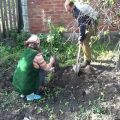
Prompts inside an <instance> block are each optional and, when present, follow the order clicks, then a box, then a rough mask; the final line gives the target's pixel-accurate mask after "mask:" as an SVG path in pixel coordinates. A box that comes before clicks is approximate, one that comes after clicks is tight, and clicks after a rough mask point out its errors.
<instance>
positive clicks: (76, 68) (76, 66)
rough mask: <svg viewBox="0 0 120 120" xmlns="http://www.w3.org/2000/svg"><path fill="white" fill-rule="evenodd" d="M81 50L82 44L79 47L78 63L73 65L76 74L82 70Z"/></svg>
mask: <svg viewBox="0 0 120 120" xmlns="http://www.w3.org/2000/svg"><path fill="white" fill-rule="evenodd" d="M80 51H81V45H79V48H78V53H77V61H76V64H75V65H73V70H74V72H75V73H76V74H78V73H79V71H80V61H81V58H80Z"/></svg>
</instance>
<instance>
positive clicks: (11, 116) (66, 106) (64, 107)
mask: <svg viewBox="0 0 120 120" xmlns="http://www.w3.org/2000/svg"><path fill="white" fill-rule="evenodd" d="M13 71H14V67H10V68H8V69H6V70H4V68H3V66H2V65H1V66H0V73H1V78H0V79H1V80H0V120H120V71H117V70H116V69H115V64H114V62H113V61H96V62H93V64H92V73H91V74H87V73H82V74H80V75H79V76H77V75H76V74H75V73H74V72H73V71H72V67H71V66H68V67H61V68H59V69H58V70H57V72H56V73H54V75H53V78H52V80H51V81H50V82H49V83H48V84H47V85H46V87H44V91H40V93H41V94H42V96H43V98H42V99H41V100H40V101H33V102H27V101H26V100H25V99H23V98H21V97H20V95H19V94H18V93H17V92H15V91H14V88H13V86H12V84H11V82H12V73H13Z"/></svg>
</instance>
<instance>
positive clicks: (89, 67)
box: [84, 65, 92, 74]
mask: <svg viewBox="0 0 120 120" xmlns="http://www.w3.org/2000/svg"><path fill="white" fill-rule="evenodd" d="M84 72H85V73H87V74H91V73H92V68H91V66H90V65H87V66H86V67H85V68H84Z"/></svg>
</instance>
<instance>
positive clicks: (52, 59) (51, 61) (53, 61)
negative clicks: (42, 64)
mask: <svg viewBox="0 0 120 120" xmlns="http://www.w3.org/2000/svg"><path fill="white" fill-rule="evenodd" d="M54 63H55V59H54V57H53V56H51V57H50V64H51V65H53V64H54Z"/></svg>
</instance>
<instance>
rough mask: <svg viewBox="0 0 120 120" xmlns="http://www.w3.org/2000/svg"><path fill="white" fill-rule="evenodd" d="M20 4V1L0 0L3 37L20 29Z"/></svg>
mask: <svg viewBox="0 0 120 120" xmlns="http://www.w3.org/2000/svg"><path fill="white" fill-rule="evenodd" d="M19 3H20V0H0V33H1V34H2V35H3V36H8V31H10V30H16V29H18V27H19V24H18V23H19V13H20V12H19V11H18V10H19V7H20V6H19V5H20V4H19ZM18 4H19V5H18Z"/></svg>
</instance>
